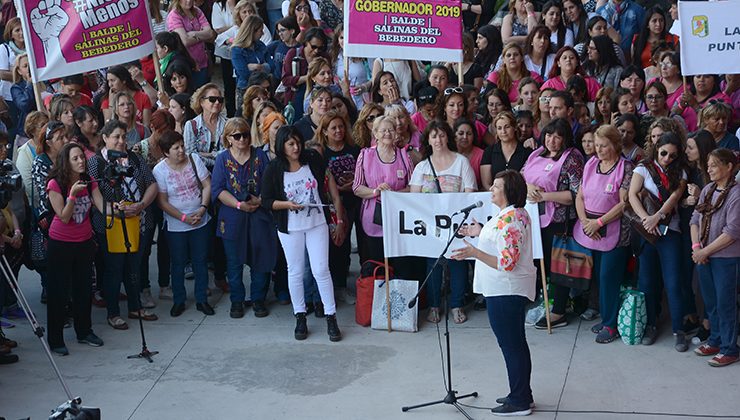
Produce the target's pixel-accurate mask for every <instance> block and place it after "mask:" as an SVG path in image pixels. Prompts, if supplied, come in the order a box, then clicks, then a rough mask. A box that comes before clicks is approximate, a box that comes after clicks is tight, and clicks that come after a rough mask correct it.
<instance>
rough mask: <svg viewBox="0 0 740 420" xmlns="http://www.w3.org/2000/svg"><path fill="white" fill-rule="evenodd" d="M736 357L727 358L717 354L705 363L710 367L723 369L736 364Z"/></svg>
mask: <svg viewBox="0 0 740 420" xmlns="http://www.w3.org/2000/svg"><path fill="white" fill-rule="evenodd" d="M737 360H738V356H727V355H724V354H718V355H716V356H714V357H712V358H711V359H709V361H708V362H707V363H709V366H712V367H724V366H727V365H731V364H733V363H735V362H737Z"/></svg>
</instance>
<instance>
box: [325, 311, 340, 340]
mask: <svg viewBox="0 0 740 420" xmlns="http://www.w3.org/2000/svg"><path fill="white" fill-rule="evenodd" d="M326 332H327V333H328V334H329V341H332V342H336V341H340V340H341V339H342V332H341V331H339V325H337V315H336V314H332V315H327V316H326Z"/></svg>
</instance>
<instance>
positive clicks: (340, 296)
mask: <svg viewBox="0 0 740 420" xmlns="http://www.w3.org/2000/svg"><path fill="white" fill-rule="evenodd" d="M334 297H335V298H336V299H337V300H338V301H340V302H344V303H346V304H347V305H354V304H355V301H356V300H357V299H356V298H355V297H354V295H353V294H352V293H351V292H350V290H349V289H348V288H346V287H338V288H336V289H334Z"/></svg>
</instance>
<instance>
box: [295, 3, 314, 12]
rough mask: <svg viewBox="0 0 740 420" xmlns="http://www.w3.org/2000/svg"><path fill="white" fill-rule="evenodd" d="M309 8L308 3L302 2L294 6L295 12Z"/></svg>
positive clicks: (305, 10) (306, 10)
mask: <svg viewBox="0 0 740 420" xmlns="http://www.w3.org/2000/svg"><path fill="white" fill-rule="evenodd" d="M310 9H311V7H309V6H308V5H305V4H302V5H300V6H296V7H295V10H296V12H308V11H309V10H310Z"/></svg>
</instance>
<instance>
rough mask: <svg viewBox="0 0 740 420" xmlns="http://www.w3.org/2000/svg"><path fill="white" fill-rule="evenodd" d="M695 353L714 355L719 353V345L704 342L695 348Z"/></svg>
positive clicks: (698, 354)
mask: <svg viewBox="0 0 740 420" xmlns="http://www.w3.org/2000/svg"><path fill="white" fill-rule="evenodd" d="M694 354H696V355H697V356H714V355H715V354H719V347H714V346H710V345H709V344H702V345H701V346H699V347H697V348H695V349H694Z"/></svg>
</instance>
